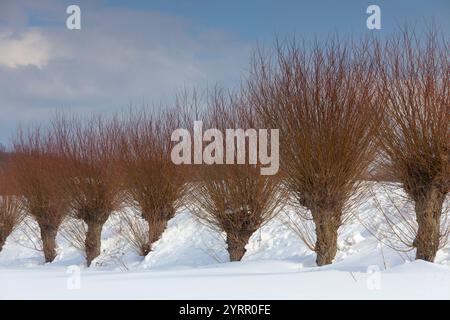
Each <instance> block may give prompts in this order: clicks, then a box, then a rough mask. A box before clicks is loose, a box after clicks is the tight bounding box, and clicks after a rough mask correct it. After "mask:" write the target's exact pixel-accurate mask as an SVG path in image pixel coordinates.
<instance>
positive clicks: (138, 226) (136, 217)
mask: <svg viewBox="0 0 450 320" xmlns="http://www.w3.org/2000/svg"><path fill="white" fill-rule="evenodd" d="M148 228H149V226H148V223H147V222H146V221H145V220H144V219H143V218H142V215H141V214H140V212H135V211H132V212H120V213H119V223H118V226H117V233H118V234H119V236H120V237H121V238H122V239H124V240H125V241H126V242H127V243H128V244H129V245H130V246H131V248H132V249H133V250H134V251H135V252H136V253H137V254H138V255H140V256H146V255H147V254H148V253H149V252H150V248H149V230H148Z"/></svg>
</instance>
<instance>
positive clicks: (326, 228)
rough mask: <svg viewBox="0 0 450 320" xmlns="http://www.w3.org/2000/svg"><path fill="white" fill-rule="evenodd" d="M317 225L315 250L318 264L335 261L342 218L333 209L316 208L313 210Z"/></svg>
mask: <svg viewBox="0 0 450 320" xmlns="http://www.w3.org/2000/svg"><path fill="white" fill-rule="evenodd" d="M312 215H313V220H314V224H315V226H316V244H315V247H314V250H315V252H316V254H317V258H316V264H317V265H318V266H323V265H327V264H331V263H333V260H334V257H335V256H336V252H337V239H338V229H339V227H340V220H339V219H337V218H336V217H337V216H340V215H336V214H334V213H333V212H332V211H324V210H316V211H313V212H312Z"/></svg>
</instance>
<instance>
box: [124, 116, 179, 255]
mask: <svg viewBox="0 0 450 320" xmlns="http://www.w3.org/2000/svg"><path fill="white" fill-rule="evenodd" d="M180 126H181V123H180V117H179V115H178V110H175V109H167V110H161V109H156V110H154V111H153V112H152V113H151V112H147V111H144V110H142V111H140V112H134V113H133V112H132V114H131V116H130V117H129V119H128V121H127V122H126V123H125V128H124V130H123V135H122V149H121V155H122V164H123V172H124V181H125V186H126V195H127V198H126V199H127V204H128V205H129V206H130V207H131V208H133V209H134V210H135V211H136V212H140V213H141V216H142V218H143V219H144V220H145V221H147V224H148V233H147V237H146V238H147V241H145V242H144V241H143V239H142V231H143V230H142V229H141V226H140V225H136V224H135V223H134V222H135V221H133V220H130V219H132V217H129V218H125V220H124V222H125V224H126V228H128V231H129V232H128V234H129V235H130V237H129V238H130V240H131V241H132V243H133V245H134V246H135V245H138V246H139V247H140V248H139V250H138V251H139V253H140V254H141V255H143V256H145V255H147V254H148V253H149V252H150V251H151V250H152V245H153V243H154V242H156V241H157V240H158V239H159V238H160V237H161V235H162V233H163V232H164V230H165V229H166V226H167V222H168V221H169V220H170V219H171V218H172V217H173V216H174V215H175V212H176V210H177V208H178V207H179V206H180V205H181V199H182V198H183V196H184V194H185V192H186V178H187V174H186V168H183V167H182V166H176V165H175V164H174V163H173V162H172V161H171V156H170V155H171V150H172V146H173V142H171V134H172V132H173V131H174V130H175V129H177V128H179V127H180ZM135 228H139V229H135Z"/></svg>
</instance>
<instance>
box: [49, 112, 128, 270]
mask: <svg viewBox="0 0 450 320" xmlns="http://www.w3.org/2000/svg"><path fill="white" fill-rule="evenodd" d="M53 132H54V135H55V137H56V139H57V143H58V151H59V153H60V154H61V155H62V156H63V157H64V160H65V163H66V170H67V175H68V176H69V178H68V179H67V181H66V183H65V185H64V188H63V190H64V193H65V196H66V197H67V198H68V199H69V200H70V202H69V205H70V209H71V213H72V214H73V216H74V217H75V218H77V219H80V220H82V221H84V222H85V223H86V225H87V231H86V238H85V241H84V248H85V251H86V261H87V266H90V265H91V263H92V261H93V260H94V259H95V258H96V257H97V256H99V255H100V250H101V232H102V228H103V225H104V224H105V222H106V221H107V220H108V218H109V216H110V215H111V214H112V213H113V212H114V211H115V210H118V209H119V208H120V206H121V203H122V197H121V196H122V192H121V191H122V190H121V182H120V181H121V175H120V170H119V165H118V145H119V144H118V141H119V139H120V125H119V124H118V121H117V119H115V118H114V119H112V120H110V121H107V120H105V119H103V118H102V117H100V116H92V117H91V118H89V119H87V120H86V121H82V119H77V118H70V119H68V118H64V117H58V118H55V120H54V123H53Z"/></svg>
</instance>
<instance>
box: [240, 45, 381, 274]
mask: <svg viewBox="0 0 450 320" xmlns="http://www.w3.org/2000/svg"><path fill="white" fill-rule="evenodd" d="M368 48H369V43H368V42H366V43H361V44H358V45H352V44H349V43H343V42H341V41H339V39H331V40H327V41H326V42H325V43H323V44H321V43H318V42H316V43H315V44H312V45H311V47H309V48H307V47H306V46H300V45H299V44H298V43H296V42H295V41H292V42H290V43H289V42H287V43H286V44H279V43H278V44H277V46H276V51H275V57H276V58H275V59H274V60H273V59H271V58H270V56H269V57H267V56H266V55H265V54H264V53H260V54H258V55H256V56H255V58H254V62H253V66H252V75H251V77H250V81H249V86H250V91H251V93H252V99H253V100H254V105H255V107H256V109H257V112H258V114H259V115H260V117H261V118H262V120H263V121H264V122H265V125H266V126H268V127H271V128H279V129H280V159H281V163H280V170H281V171H282V173H283V176H284V177H285V181H286V184H287V186H288V188H289V190H290V191H291V192H292V194H293V195H294V198H295V204H296V205H297V206H301V207H304V208H307V209H309V211H306V216H304V217H305V218H309V217H311V218H312V220H313V222H314V224H315V233H316V242H315V245H314V250H315V252H316V253H317V260H316V262H317V264H318V265H319V266H320V265H325V264H330V263H332V261H333V259H334V257H335V255H336V251H337V238H338V230H339V228H340V226H341V225H342V224H343V223H344V222H345V221H346V219H348V217H349V214H350V212H351V209H352V207H353V206H354V204H355V203H356V202H357V200H358V198H359V195H360V194H361V192H362V190H363V188H362V187H363V184H362V179H363V178H364V176H366V175H367V170H368V167H369V164H370V163H371V161H372V160H373V158H374V156H375V154H376V149H377V148H376V144H375V141H374V140H375V139H374V138H375V136H376V134H377V128H378V126H379V121H380V119H379V118H380V114H381V112H380V110H379V109H380V108H379V106H377V105H376V104H375V103H374V99H375V96H374V95H373V91H374V90H373V88H374V77H375V66H374V63H373V61H372V59H368V54H367V52H368V50H367V49H368ZM304 212H305V210H301V209H300V210H299V211H298V213H299V214H300V215H303V213H304ZM304 238H305V239H306V238H307V237H304Z"/></svg>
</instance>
